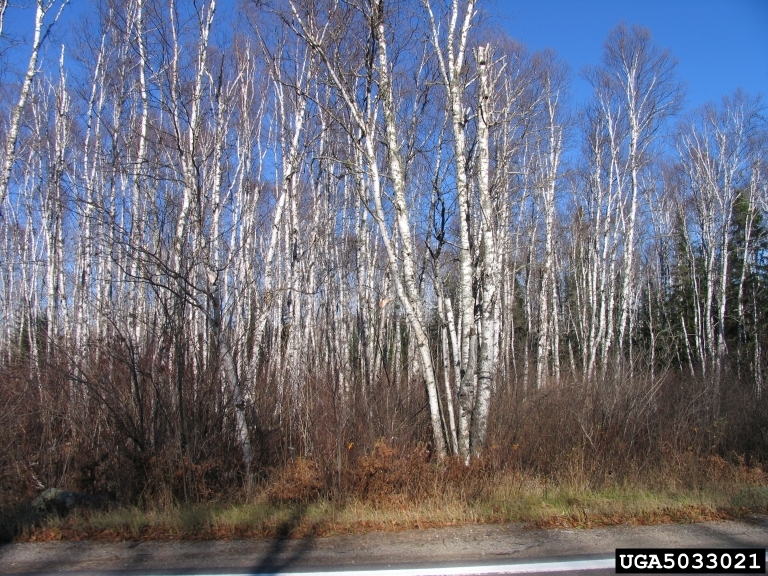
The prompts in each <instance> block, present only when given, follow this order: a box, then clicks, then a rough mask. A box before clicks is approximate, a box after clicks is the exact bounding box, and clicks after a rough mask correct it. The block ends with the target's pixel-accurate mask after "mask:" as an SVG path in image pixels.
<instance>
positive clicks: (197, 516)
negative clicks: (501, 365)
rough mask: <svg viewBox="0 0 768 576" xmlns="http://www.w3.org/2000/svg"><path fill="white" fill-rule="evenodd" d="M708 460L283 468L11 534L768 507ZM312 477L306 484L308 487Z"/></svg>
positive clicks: (271, 530)
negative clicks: (326, 482) (559, 466)
mask: <svg viewBox="0 0 768 576" xmlns="http://www.w3.org/2000/svg"><path fill="white" fill-rule="evenodd" d="M715 464H716V465H717V466H718V467H719V468H720V470H721V472H722V471H725V472H726V474H720V475H719V476H718V475H717V474H712V475H711V476H710V479H709V480H706V479H703V478H698V479H697V480H698V482H697V484H696V485H695V486H692V485H686V484H689V482H688V481H685V478H686V475H684V474H676V475H672V476H667V477H665V478H664V479H660V478H659V477H658V476H657V477H655V478H653V479H652V480H650V481H649V479H647V478H646V479H645V480H644V481H643V480H640V479H638V478H635V479H634V481H633V482H629V481H627V480H626V479H625V480H624V481H622V482H606V483H603V485H601V486H597V487H592V486H591V485H590V482H588V481H586V480H585V479H583V478H581V479H578V481H575V480H574V479H573V478H570V479H567V480H559V481H548V480H547V479H546V478H541V477H535V476H531V475H526V474H521V473H519V472H515V473H510V472H500V473H495V474H490V475H488V476H487V477H486V478H485V480H484V481H483V482H482V486H478V484H477V483H475V484H473V485H472V486H471V488H472V489H471V490H467V489H466V485H467V482H466V479H465V481H464V482H454V483H452V482H450V481H448V480H446V478H447V477H450V474H449V475H448V476H446V475H445V474H444V473H442V472H444V471H441V470H439V466H436V465H428V468H427V469H430V468H431V469H432V470H433V472H434V473H435V477H434V478H433V479H432V480H433V481H432V482H431V483H430V482H424V481H422V482H421V483H419V484H418V489H416V490H414V489H413V486H410V487H409V486H403V485H399V486H397V487H396V488H395V489H394V490H392V491H387V490H383V492H382V491H378V492H377V493H376V494H375V495H374V494H371V493H367V492H366V491H365V490H362V491H361V490H359V489H358V490H355V489H354V488H355V487H354V486H353V488H352V489H350V490H349V493H347V494H345V495H344V496H337V497H328V496H322V495H321V494H319V493H318V492H317V491H316V490H314V489H313V490H312V491H311V493H310V496H309V497H307V498H304V499H302V498H301V497H300V496H301V494H302V493H303V489H302V485H301V483H300V482H298V483H296V478H295V477H294V476H292V472H291V471H288V472H287V473H286V472H283V473H282V474H281V475H280V478H281V480H278V481H277V484H275V483H272V484H267V485H265V486H262V487H260V489H258V490H257V491H255V493H254V494H253V495H251V496H250V497H249V498H242V499H241V501H239V502H238V501H234V500H233V501H232V502H224V501H220V502H211V503H202V504H189V505H178V504H177V505H165V506H155V507H151V506H150V507H144V508H139V507H135V506H126V507H120V508H115V509H112V510H106V511H87V510H85V511H75V512H73V513H71V514H70V515H68V516H67V517H65V518H60V517H55V516H54V517H49V518H47V519H44V520H43V521H42V522H38V523H36V524H34V525H32V524H27V525H25V526H23V527H22V528H21V529H20V530H19V531H18V532H17V537H16V540H17V541H50V540H60V539H67V540H80V539H101V540H111V541H120V540H145V539H157V540H179V539H185V540H196V539H230V538H254V537H285V538H309V537H315V536H327V535H333V534H348V533H361V532H369V531H374V530H381V531H396V530H404V529H423V528H433V527H444V526H455V525H459V524H468V523H503V522H520V523H524V524H526V525H528V526H530V527H538V528H557V527H571V528H572V527H578V528H590V527H596V526H607V525H616V524H660V523H671V522H683V523H685V522H697V521H705V520H714V519H726V518H736V517H740V516H744V515H749V514H766V513H768V478H767V477H766V474H765V473H763V472H762V469H754V468H752V469H748V468H746V467H744V466H743V465H742V466H741V468H742V469H741V471H739V470H738V466H733V465H730V464H729V465H727V466H723V463H722V462H721V461H717V462H715ZM301 466H304V467H306V464H300V467H301ZM294 472H295V471H294ZM378 472H381V470H379V471H378ZM390 472H391V470H390ZM421 472H422V474H423V473H424V471H423V470H422V471H421ZM383 476H386V474H383ZM435 478H438V479H440V480H441V481H434V479H435ZM286 479H289V480H291V481H293V482H294V486H293V490H292V491H289V492H290V494H292V495H293V496H294V497H293V498H287V499H283V500H281V499H280V498H276V494H284V493H285V490H284V488H285V486H282V487H281V486H280V485H279V483H280V482H281V481H282V482H284V481H285V480H286ZM383 479H386V478H383ZM688 479H690V477H688ZM358 480H359V478H358ZM368 480H370V478H369V479H368ZM313 482H314V481H311V482H309V484H310V485H312V486H315V484H314V483H313ZM470 484H472V483H471V482H470ZM377 487H379V488H380V487H381V486H380V485H379V484H377ZM357 488H359V486H357Z"/></svg>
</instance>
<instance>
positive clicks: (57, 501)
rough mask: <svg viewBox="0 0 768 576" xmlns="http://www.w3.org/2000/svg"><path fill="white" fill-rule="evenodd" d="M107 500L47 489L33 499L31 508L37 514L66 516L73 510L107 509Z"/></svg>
mask: <svg viewBox="0 0 768 576" xmlns="http://www.w3.org/2000/svg"><path fill="white" fill-rule="evenodd" d="M109 504H110V502H109V500H107V499H106V498H104V497H102V496H92V495H91V494H83V493H81V492H69V491H68V490H60V489H58V488H47V489H46V490H45V491H44V492H43V493H42V494H40V496H38V497H37V498H35V499H34V500H33V501H32V503H31V507H32V510H33V512H35V513H37V514H58V515H59V516H66V515H67V514H69V513H70V512H71V511H72V510H74V509H75V508H90V509H93V510H97V509H102V508H106V507H108V506H109Z"/></svg>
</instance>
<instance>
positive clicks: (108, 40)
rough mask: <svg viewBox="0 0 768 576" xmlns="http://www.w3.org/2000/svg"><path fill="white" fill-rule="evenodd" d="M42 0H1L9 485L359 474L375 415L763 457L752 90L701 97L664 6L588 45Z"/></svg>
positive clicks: (379, 7) (493, 433)
mask: <svg viewBox="0 0 768 576" xmlns="http://www.w3.org/2000/svg"><path fill="white" fill-rule="evenodd" d="M35 2H36V4H35V6H36V9H34V10H33V9H30V10H28V11H26V12H22V11H17V12H14V10H16V9H15V8H14V7H12V6H9V3H8V0H0V58H2V61H1V63H0V71H1V72H2V87H1V88H0V169H1V170H2V172H0V308H1V309H2V313H1V314H0V331H2V339H0V430H1V433H2V446H1V447H0V463H1V465H0V468H1V469H0V490H2V494H3V497H4V498H11V495H15V496H19V495H24V494H29V493H33V492H34V490H35V489H37V488H41V487H43V486H69V487H72V488H73V489H79V490H84V491H88V492H93V493H101V494H107V495H109V496H111V497H112V498H116V499H118V500H120V501H125V502H142V501H149V500H151V499H152V498H157V497H159V496H158V495H163V494H165V495H168V494H170V497H171V498H172V499H176V500H178V501H188V500H204V499H206V498H210V497H214V496H216V495H220V494H223V493H226V492H227V491H229V490H235V489H238V487H242V486H244V485H245V484H250V483H251V482H254V481H255V482H258V481H259V480H260V479H264V478H266V477H267V476H268V475H269V474H270V471H271V470H274V469H276V468H277V467H279V466H281V465H282V464H283V463H285V462H288V461H292V460H294V459H297V458H304V459H308V460H311V461H312V462H313V463H315V464H313V465H316V466H318V467H319V469H321V470H323V471H324V472H323V473H324V474H325V476H324V477H325V478H327V482H326V486H327V487H329V488H328V489H332V487H333V486H337V485H339V484H340V483H341V482H342V479H343V477H344V471H345V470H347V469H349V468H350V467H353V466H354V464H355V462H356V461H357V460H358V459H359V458H361V457H362V456H364V455H366V454H369V453H370V451H371V450H372V448H373V446H374V444H375V443H376V442H377V441H378V442H381V441H383V442H386V443H388V445H393V446H394V445H397V446H416V445H418V446H422V447H423V448H424V454H425V456H424V457H425V458H427V459H429V460H430V461H431V462H436V463H437V462H440V461H441V460H444V459H455V460H456V461H459V462H462V463H466V464H471V463H472V462H473V461H480V460H482V459H484V458H485V459H490V458H492V459H494V462H496V464H495V465H497V466H501V467H505V466H510V467H514V466H517V467H523V468H527V469H529V470H533V471H535V472H536V473H540V474H542V475H548V474H556V473H558V471H559V470H563V469H564V467H567V466H570V467H573V466H577V467H580V470H582V471H583V472H584V473H585V474H587V475H588V476H590V475H591V476H590V477H592V478H594V479H595V481H599V479H600V478H602V477H604V475H609V474H610V475H612V476H613V475H622V474H625V473H628V471H629V470H630V469H638V468H642V467H644V466H648V465H651V464H652V463H653V462H656V461H660V460H662V459H664V458H667V459H669V458H673V457H675V456H674V455H677V454H685V453H694V454H702V455H709V454H718V455H721V456H722V457H725V458H731V457H735V458H749V459H752V460H754V461H766V460H768V400H766V396H767V394H766V391H765V386H766V379H768V373H767V372H766V370H767V369H768V260H767V258H768V224H767V223H766V221H765V216H766V213H767V212H768V142H767V141H766V137H767V136H768V124H766V118H765V114H764V112H765V110H764V108H763V105H762V104H761V100H760V97H759V96H758V95H749V94H746V93H744V92H742V91H736V92H734V93H732V94H730V95H724V96H723V98H722V100H720V101H719V102H713V103H711V104H709V105H707V106H705V107H703V108H701V109H698V110H686V108H685V92H684V84H683V82H682V80H683V79H682V78H680V77H678V76H677V74H676V61H675V58H674V55H672V54H670V53H669V52H668V51H666V50H664V48H663V47H660V46H657V45H656V44H655V42H654V39H653V37H652V35H651V31H649V30H647V29H644V28H641V27H638V26H632V25H629V24H626V25H625V24H618V25H617V27H616V28H614V29H613V30H612V31H611V32H610V34H609V36H608V38H607V39H606V40H605V44H604V49H603V56H602V59H601V60H600V61H599V62H596V63H594V66H593V67H591V68H589V69H588V70H585V71H572V70H569V69H568V68H567V66H566V65H565V64H564V63H563V62H562V61H560V60H559V59H558V56H557V55H556V54H554V53H551V52H531V51H529V50H527V49H526V48H525V46H522V45H520V44H519V43H517V42H516V41H515V40H514V39H512V38H509V37H507V36H506V35H505V34H504V33H503V32H501V31H500V30H499V29H498V28H497V27H495V26H494V24H493V21H492V20H491V19H490V18H489V17H488V16H487V15H486V14H485V13H484V12H483V8H484V7H483V5H482V3H480V2H476V1H475V0H453V1H452V2H449V1H448V0H420V1H415V0H414V1H408V0H285V1H282V0H275V1H263V2H260V1H255V0H243V1H242V2H241V3H240V4H238V5H237V6H234V5H232V4H231V3H227V5H226V7H224V8H223V7H221V6H217V2H216V0H125V1H123V0H120V1H118V0H105V1H104V2H95V3H93V5H91V6H90V7H89V8H88V9H87V10H86V12H85V19H84V20H83V21H82V22H78V23H77V24H75V25H73V26H72V27H71V29H68V30H65V29H64V28H62V24H61V18H63V17H64V16H66V12H67V11H68V10H70V9H72V7H70V6H67V5H66V3H64V2H62V1H61V0H35ZM33 13H34V17H33ZM12 14H17V15H16V16H12ZM20 14H27V16H28V18H29V22H28V23H27V24H26V27H27V31H26V32H25V35H24V38H26V39H27V40H28V42H27V44H26V45H24V46H21V47H20V46H19V37H18V36H14V35H12V34H9V33H8V31H7V28H8V27H7V22H6V28H5V29H4V28H3V19H4V18H9V17H16V18H21V16H19V15H20ZM62 14H64V16H61V15H62ZM27 16H25V18H26V17H27ZM21 48H23V50H21ZM21 53H23V54H24V60H23V61H22V60H21V59H19V58H18V54H21ZM13 55H16V56H13ZM12 56H13V57H12ZM578 73H581V74H583V75H584V77H585V78H586V79H587V80H588V81H589V83H590V84H591V86H592V88H593V93H592V97H591V99H590V101H589V103H588V104H587V105H586V106H584V107H576V106H573V105H572V103H571V100H570V99H569V83H570V82H571V81H572V79H573V77H574V75H575V74H578ZM575 454H578V457H576V456H574V455H575ZM606 462H608V463H610V465H606V464H605V463H606Z"/></svg>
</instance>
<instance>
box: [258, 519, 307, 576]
mask: <svg viewBox="0 0 768 576" xmlns="http://www.w3.org/2000/svg"><path fill="white" fill-rule="evenodd" d="M306 512H307V506H306V505H301V506H298V507H297V508H296V509H295V510H294V511H293V513H292V514H291V516H290V517H289V518H288V519H287V520H285V521H283V522H282V523H281V524H280V525H279V526H278V527H277V534H276V536H275V537H274V538H273V539H272V543H271V545H270V547H269V549H268V550H267V551H266V552H265V554H264V556H263V558H261V560H260V561H259V562H258V564H256V565H254V566H252V567H251V568H250V570H251V571H252V572H253V573H255V574H259V573H265V572H269V573H276V572H282V571H283V570H287V569H289V568H291V567H292V566H294V565H296V564H297V563H299V562H300V561H301V559H302V558H303V557H304V556H305V555H306V554H307V553H308V552H309V551H310V550H312V547H313V545H314V540H315V537H316V530H315V527H314V526H313V527H312V529H311V530H309V531H308V532H307V533H306V534H305V535H303V536H302V537H301V538H292V535H293V534H294V533H295V532H296V530H297V529H298V528H299V527H300V526H301V524H302V520H303V519H304V516H305V514H306Z"/></svg>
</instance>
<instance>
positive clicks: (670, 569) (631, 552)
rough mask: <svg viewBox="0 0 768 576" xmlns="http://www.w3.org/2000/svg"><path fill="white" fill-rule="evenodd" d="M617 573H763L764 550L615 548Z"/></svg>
mask: <svg viewBox="0 0 768 576" xmlns="http://www.w3.org/2000/svg"><path fill="white" fill-rule="evenodd" d="M616 573H617V574H765V549H763V548H617V549H616Z"/></svg>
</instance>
